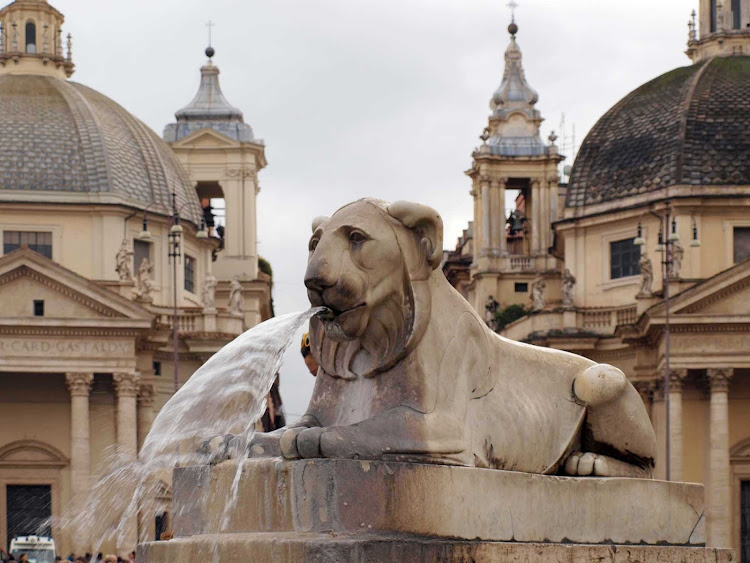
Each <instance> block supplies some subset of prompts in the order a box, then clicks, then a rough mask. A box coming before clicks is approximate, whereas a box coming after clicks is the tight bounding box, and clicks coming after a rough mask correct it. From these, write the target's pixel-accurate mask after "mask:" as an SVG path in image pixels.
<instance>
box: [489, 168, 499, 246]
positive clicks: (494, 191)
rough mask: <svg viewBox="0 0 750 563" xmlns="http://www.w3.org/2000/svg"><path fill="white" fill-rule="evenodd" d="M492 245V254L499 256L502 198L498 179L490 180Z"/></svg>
mask: <svg viewBox="0 0 750 563" xmlns="http://www.w3.org/2000/svg"><path fill="white" fill-rule="evenodd" d="M490 216H491V217H492V223H491V224H490V247H491V249H492V255H493V256H497V254H498V252H500V200H499V198H498V188H497V180H492V181H491V182H490Z"/></svg>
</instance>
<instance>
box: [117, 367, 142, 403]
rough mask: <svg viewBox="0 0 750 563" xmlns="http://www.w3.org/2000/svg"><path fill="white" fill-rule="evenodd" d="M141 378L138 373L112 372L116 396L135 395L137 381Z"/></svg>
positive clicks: (136, 392)
mask: <svg viewBox="0 0 750 563" xmlns="http://www.w3.org/2000/svg"><path fill="white" fill-rule="evenodd" d="M140 379H141V375H140V374H139V373H128V372H123V373H113V374H112V380H113V381H114V383H115V390H116V391H117V396H118V397H136V396H137V395H138V382H139V381H140Z"/></svg>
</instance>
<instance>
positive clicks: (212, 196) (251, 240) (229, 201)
mask: <svg viewBox="0 0 750 563" xmlns="http://www.w3.org/2000/svg"><path fill="white" fill-rule="evenodd" d="M205 53H206V56H207V57H208V60H207V61H206V63H205V64H204V65H203V66H202V67H201V69H200V71H201V80H200V86H199V87H198V93H197V94H196V95H195V97H194V98H193V100H192V101H191V102H190V103H189V104H188V105H187V106H185V107H184V108H182V109H181V110H179V111H177V113H176V114H175V118H176V122H175V123H171V124H169V125H167V126H166V128H165V129H164V140H165V141H166V142H167V143H169V144H170V146H171V147H172V150H173V151H174V153H175V154H176V155H177V158H178V159H179V160H180V161H181V162H182V164H183V165H184V166H185V169H186V170H187V172H188V175H189V176H190V179H191V180H192V181H193V184H194V185H195V189H196V191H197V193H198V198H199V199H200V201H201V206H202V207H203V217H204V222H205V226H206V227H207V230H208V232H209V234H210V236H211V237H212V238H213V240H215V241H216V242H217V246H218V248H217V249H216V250H215V252H214V262H213V265H212V270H213V275H214V276H216V278H217V280H218V282H219V285H218V288H217V291H216V295H217V301H222V300H224V299H227V300H228V296H229V292H230V284H231V283H232V282H233V280H235V278H236V281H238V282H239V283H241V285H242V287H243V297H244V306H243V311H244V316H245V325H246V326H247V327H248V328H249V327H252V326H254V325H256V324H258V323H259V322H261V321H262V320H265V319H266V318H268V317H269V316H270V310H269V309H270V306H269V303H270V277H269V276H268V275H266V274H264V273H263V272H259V268H258V248H257V247H258V234H257V233H258V229H257V207H256V201H257V194H258V192H259V191H260V187H259V185H258V172H260V171H261V170H262V169H263V168H264V167H265V166H266V156H265V145H264V144H263V141H261V140H259V139H256V138H255V136H254V134H253V129H252V127H250V125H249V124H247V123H245V120H244V117H243V114H242V111H240V110H239V109H237V108H236V107H234V106H232V105H231V104H230V103H229V102H228V101H227V99H226V98H225V97H224V94H223V93H222V91H221V87H220V85H219V68H218V67H217V66H216V65H215V64H214V63H213V57H214V55H215V54H216V51H215V50H214V48H213V47H211V46H209V47H208V48H207V49H206V51H205Z"/></svg>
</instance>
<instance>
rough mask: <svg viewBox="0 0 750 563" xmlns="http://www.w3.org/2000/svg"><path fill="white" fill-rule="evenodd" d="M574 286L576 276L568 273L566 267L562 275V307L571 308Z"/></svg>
mask: <svg viewBox="0 0 750 563" xmlns="http://www.w3.org/2000/svg"><path fill="white" fill-rule="evenodd" d="M575 288H576V278H575V276H574V275H573V274H571V273H570V270H569V269H568V268H565V271H564V272H563V277H562V290H563V308H564V309H572V308H573V292H574V291H575Z"/></svg>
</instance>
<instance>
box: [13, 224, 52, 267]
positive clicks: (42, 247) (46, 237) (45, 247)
mask: <svg viewBox="0 0 750 563" xmlns="http://www.w3.org/2000/svg"><path fill="white" fill-rule="evenodd" d="M23 245H26V246H28V247H29V249H31V250H33V251H34V252H38V253H39V254H41V255H42V256H46V257H47V258H49V259H50V260H52V233H48V232H39V233H37V232H34V231H5V232H4V233H3V254H8V253H9V252H13V251H14V250H18V249H19V248H21V246H23Z"/></svg>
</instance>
